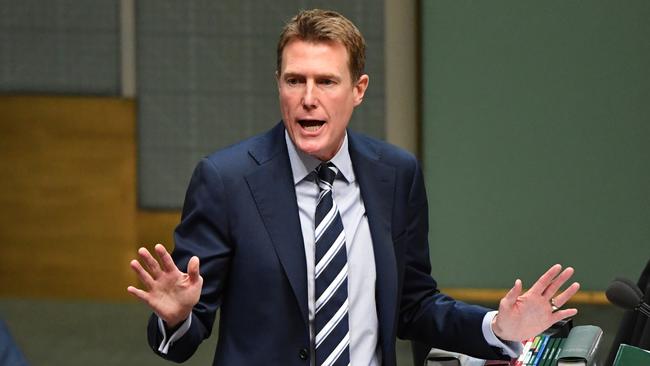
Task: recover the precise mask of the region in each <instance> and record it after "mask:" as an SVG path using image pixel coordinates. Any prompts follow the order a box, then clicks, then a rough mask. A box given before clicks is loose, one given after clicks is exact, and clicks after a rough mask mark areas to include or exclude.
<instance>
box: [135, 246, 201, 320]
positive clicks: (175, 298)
mask: <svg viewBox="0 0 650 366" xmlns="http://www.w3.org/2000/svg"><path fill="white" fill-rule="evenodd" d="M154 250H155V252H156V255H157V256H158V258H159V260H160V261H158V260H156V259H155V258H154V257H153V256H152V255H151V253H149V251H148V250H147V249H146V248H140V249H139V250H138V255H139V256H140V261H141V262H142V263H143V264H144V267H143V265H142V264H141V263H140V262H139V261H137V260H135V259H134V260H132V261H131V263H130V264H131V268H132V269H133V271H135V273H136V274H137V275H138V278H139V279H140V281H141V282H142V283H143V284H144V286H145V287H146V290H142V289H139V288H136V287H134V286H129V287H128V288H127V291H128V292H129V293H130V294H132V295H134V296H135V297H137V298H138V299H140V300H142V301H143V302H144V303H145V304H147V305H149V307H150V308H151V309H152V310H153V311H154V312H155V313H156V314H158V316H159V317H160V318H161V319H162V320H164V321H165V322H166V323H167V326H168V327H170V328H173V327H175V326H176V325H178V324H179V323H180V322H182V321H184V320H185V319H187V317H188V316H190V314H191V313H192V308H193V307H194V305H196V303H198V302H199V297H200V295H201V287H202V286H203V277H201V275H200V274H199V258H198V257H196V256H194V257H192V258H191V259H190V261H189V263H188V265H187V273H183V272H181V271H180V270H179V269H178V267H176V264H175V263H174V261H173V260H172V257H171V256H170V255H169V253H168V252H167V250H166V249H165V247H164V246H162V245H161V244H156V246H155V248H154ZM145 267H146V269H145Z"/></svg>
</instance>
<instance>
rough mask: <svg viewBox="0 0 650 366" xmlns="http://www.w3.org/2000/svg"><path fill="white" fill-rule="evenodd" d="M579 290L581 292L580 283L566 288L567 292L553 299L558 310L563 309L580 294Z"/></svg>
mask: <svg viewBox="0 0 650 366" xmlns="http://www.w3.org/2000/svg"><path fill="white" fill-rule="evenodd" d="M578 290H580V284H579V283H578V282H574V283H572V284H571V286H569V287H567V288H566V290H564V291H562V292H561V293H560V294H559V295H557V296H555V298H553V303H555V306H557V307H558V308H560V307H562V306H563V305H564V304H566V303H567V302H568V301H569V300H570V299H571V298H572V297H573V295H575V294H576V293H577V292H578Z"/></svg>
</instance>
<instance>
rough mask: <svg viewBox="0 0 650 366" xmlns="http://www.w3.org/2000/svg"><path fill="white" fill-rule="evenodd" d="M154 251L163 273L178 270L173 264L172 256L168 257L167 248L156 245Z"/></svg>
mask: <svg viewBox="0 0 650 366" xmlns="http://www.w3.org/2000/svg"><path fill="white" fill-rule="evenodd" d="M154 250H155V251H156V254H157V255H158V258H159V259H160V267H161V269H162V270H163V271H165V272H172V271H175V270H178V267H176V264H175V263H174V260H173V259H172V256H171V255H169V252H167V248H165V246H164V245H162V244H156V246H155V247H154Z"/></svg>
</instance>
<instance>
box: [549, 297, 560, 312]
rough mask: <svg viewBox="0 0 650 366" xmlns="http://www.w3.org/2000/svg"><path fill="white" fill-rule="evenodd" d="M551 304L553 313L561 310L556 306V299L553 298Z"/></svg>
mask: <svg viewBox="0 0 650 366" xmlns="http://www.w3.org/2000/svg"><path fill="white" fill-rule="evenodd" d="M549 302H550V303H551V310H552V311H553V312H556V311H558V310H560V307H559V306H557V305H555V299H554V298H551V299H550V300H549Z"/></svg>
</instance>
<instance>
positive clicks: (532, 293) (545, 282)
mask: <svg viewBox="0 0 650 366" xmlns="http://www.w3.org/2000/svg"><path fill="white" fill-rule="evenodd" d="M572 275H573V268H571V267H567V268H566V269H565V270H564V271H562V266H561V265H559V264H556V265H554V266H552V267H551V268H549V270H548V271H546V273H544V274H543V275H542V276H541V277H540V278H539V279H538V280H537V282H535V284H534V285H533V286H532V287H531V288H530V289H529V290H528V291H526V292H525V293H523V294H522V286H523V285H522V283H521V280H519V279H518V280H516V281H515V285H514V286H513V287H512V289H510V291H508V293H507V294H506V296H505V297H503V298H502V299H501V301H500V302H499V313H498V314H497V316H496V317H495V318H494V320H493V321H492V330H493V331H494V334H495V335H496V336H497V337H499V338H501V339H502V340H506V341H524V340H526V339H529V338H532V337H535V336H536V335H538V334H540V333H542V332H543V331H545V330H546V329H548V328H549V327H551V326H552V325H553V324H554V323H556V322H558V321H560V320H562V319H564V318H568V317H571V316H574V315H576V314H577V313H578V310H577V309H561V310H558V309H559V308H561V307H562V306H563V305H564V304H565V303H566V302H567V301H569V299H570V298H571V297H572V296H573V295H575V293H576V292H578V289H579V288H580V284H579V283H577V282H574V283H572V284H571V286H569V287H567V289H566V290H564V291H562V292H561V293H560V294H559V295H557V296H555V293H556V292H557V291H558V290H559V289H560V287H561V286H562V285H563V284H564V283H565V282H566V281H567V280H568V279H569V278H570V277H571V276H572Z"/></svg>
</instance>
